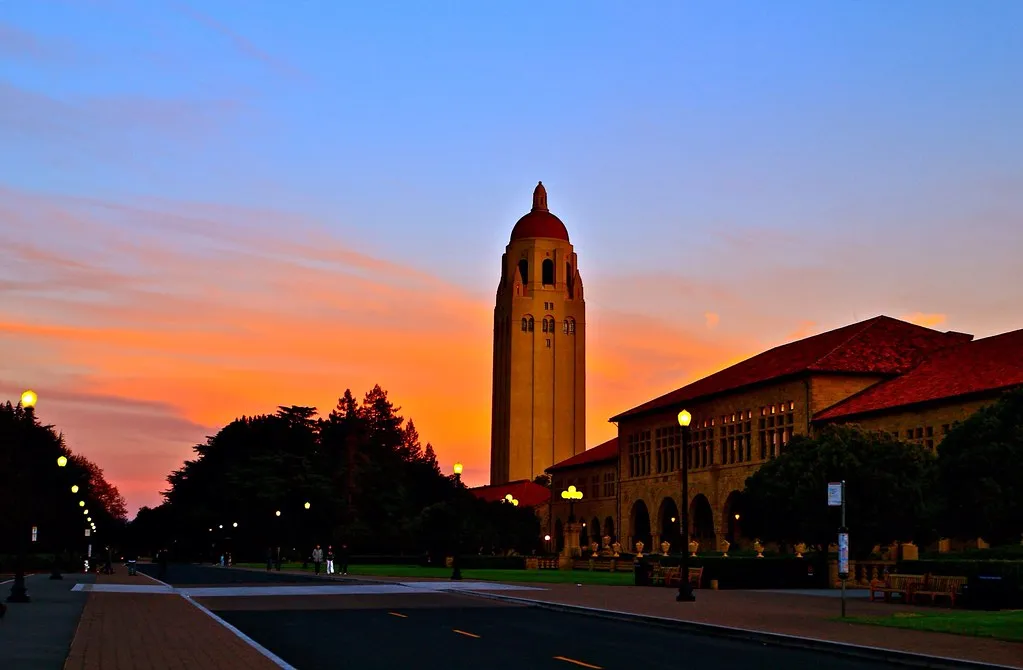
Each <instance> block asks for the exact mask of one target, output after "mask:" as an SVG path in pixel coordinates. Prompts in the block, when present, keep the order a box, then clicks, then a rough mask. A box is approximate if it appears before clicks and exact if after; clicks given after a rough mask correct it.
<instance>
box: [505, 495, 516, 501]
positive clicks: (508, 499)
mask: <svg viewBox="0 0 1023 670" xmlns="http://www.w3.org/2000/svg"><path fill="white" fill-rule="evenodd" d="M513 497H514V496H512V494H510V493H509V494H508V495H506V496H505V497H504V499H505V500H507V501H508V502H511V501H512V498H513Z"/></svg>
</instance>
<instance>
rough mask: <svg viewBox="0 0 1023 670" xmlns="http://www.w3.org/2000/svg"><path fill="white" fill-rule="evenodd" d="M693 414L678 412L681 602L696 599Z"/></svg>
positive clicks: (679, 584)
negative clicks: (691, 569) (692, 548)
mask: <svg viewBox="0 0 1023 670" xmlns="http://www.w3.org/2000/svg"><path fill="white" fill-rule="evenodd" d="M692 420H693V415H692V414H690V413H689V412H688V411H686V410H682V411H681V412H679V413H678V425H679V426H681V427H682V509H681V510H680V511H679V516H680V517H681V519H682V565H681V566H680V567H679V572H680V573H681V574H680V575H679V577H680V579H679V582H678V595H677V596H675V600H677V601H678V602H680V603H691V602H693V601H695V600H696V594H694V593H693V586H692V584H690V583H689V424H690V422H691V421H692Z"/></svg>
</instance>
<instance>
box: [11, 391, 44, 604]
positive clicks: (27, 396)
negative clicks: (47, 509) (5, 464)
mask: <svg viewBox="0 0 1023 670" xmlns="http://www.w3.org/2000/svg"><path fill="white" fill-rule="evenodd" d="M38 399H39V397H38V396H37V395H36V394H35V391H31V390H29V391H25V392H24V393H22V394H21V403H20V405H21V407H22V408H23V409H24V411H25V417H26V418H27V419H28V420H29V422H31V421H32V409H33V408H34V407H35V405H36V401H37V400H38ZM22 446H23V445H21V444H17V443H16V444H15V445H14V451H13V453H12V454H11V461H12V463H11V465H12V466H13V470H14V476H15V478H16V482H15V486H14V510H15V513H14V518H15V520H16V521H15V529H16V531H15V535H16V536H17V552H18V553H17V554H16V556H15V559H14V583H13V584H11V592H10V594H9V595H8V596H7V602H9V603H30V602H32V599H31V598H29V596H28V589H26V588H25V536H24V535H23V533H22V530H23V529H22V527H21V526H22V522H23V521H24V516H23V510H24V506H23V504H22V500H21V493H20V491H21V486H20V485H19V483H20V482H21V477H20V476H19V473H18V465H19V464H18V452H19V451H21V448H22Z"/></svg>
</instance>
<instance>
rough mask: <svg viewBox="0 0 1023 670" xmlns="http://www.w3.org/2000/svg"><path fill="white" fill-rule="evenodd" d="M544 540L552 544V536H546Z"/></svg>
mask: <svg viewBox="0 0 1023 670" xmlns="http://www.w3.org/2000/svg"><path fill="white" fill-rule="evenodd" d="M543 539H544V542H550V541H551V536H550V535H544V536H543Z"/></svg>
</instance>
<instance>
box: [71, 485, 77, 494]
mask: <svg viewBox="0 0 1023 670" xmlns="http://www.w3.org/2000/svg"><path fill="white" fill-rule="evenodd" d="M71 493H78V484H72V485H71Z"/></svg>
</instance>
